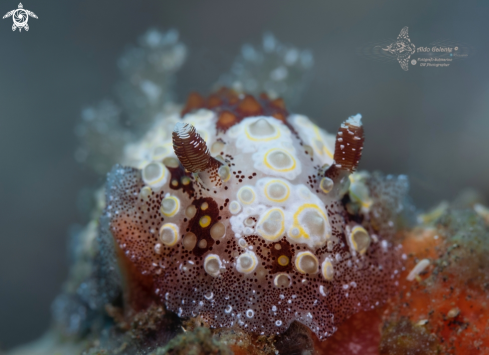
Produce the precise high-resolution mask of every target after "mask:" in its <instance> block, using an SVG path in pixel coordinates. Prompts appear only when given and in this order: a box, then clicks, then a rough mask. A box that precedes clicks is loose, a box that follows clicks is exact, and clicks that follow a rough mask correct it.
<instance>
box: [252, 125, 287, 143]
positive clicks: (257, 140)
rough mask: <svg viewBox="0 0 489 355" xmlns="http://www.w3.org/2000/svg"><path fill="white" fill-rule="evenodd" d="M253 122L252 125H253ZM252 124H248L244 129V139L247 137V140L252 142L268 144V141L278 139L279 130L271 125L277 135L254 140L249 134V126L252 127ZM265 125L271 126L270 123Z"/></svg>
mask: <svg viewBox="0 0 489 355" xmlns="http://www.w3.org/2000/svg"><path fill="white" fill-rule="evenodd" d="M255 122H257V121H255ZM255 122H253V123H255ZM253 123H250V124H249V125H247V126H246V127H245V134H246V137H247V138H248V139H249V140H250V141H254V142H269V141H273V140H274V139H277V138H280V130H279V129H278V128H277V127H276V126H274V125H272V126H273V128H275V130H276V131H277V133H276V134H275V135H274V136H272V137H264V138H255V137H253V136H252V135H251V133H250V132H249V127H250V125H252V124H253ZM267 123H269V124H271V123H270V122H267Z"/></svg>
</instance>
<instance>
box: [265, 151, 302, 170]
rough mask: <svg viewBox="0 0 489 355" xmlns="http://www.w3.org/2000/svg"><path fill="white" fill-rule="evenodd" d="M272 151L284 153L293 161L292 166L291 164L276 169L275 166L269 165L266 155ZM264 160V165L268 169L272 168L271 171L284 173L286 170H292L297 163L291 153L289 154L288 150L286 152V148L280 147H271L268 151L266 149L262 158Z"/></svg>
mask: <svg viewBox="0 0 489 355" xmlns="http://www.w3.org/2000/svg"><path fill="white" fill-rule="evenodd" d="M274 151H279V152H282V153H284V154H286V155H287V156H288V157H289V158H290V160H292V162H293V164H292V166H291V167H289V168H283V169H277V168H275V167H273V166H272V165H270V163H269V162H268V159H267V158H268V156H269V155H270V154H271V153H273V152H274ZM264 162H265V165H266V166H267V167H268V168H269V169H271V170H273V171H278V172H282V173H285V172H287V171H292V170H294V169H295V166H296V165H297V163H296V162H295V159H294V157H293V156H292V155H291V154H290V153H289V152H287V151H286V150H283V149H280V148H273V149H270V150H269V151H268V152H267V153H266V154H265V159H264Z"/></svg>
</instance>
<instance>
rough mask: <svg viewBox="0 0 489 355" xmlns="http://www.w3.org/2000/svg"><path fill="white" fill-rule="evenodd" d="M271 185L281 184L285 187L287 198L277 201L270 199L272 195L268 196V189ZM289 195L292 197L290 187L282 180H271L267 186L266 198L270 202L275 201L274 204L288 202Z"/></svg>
mask: <svg viewBox="0 0 489 355" xmlns="http://www.w3.org/2000/svg"><path fill="white" fill-rule="evenodd" d="M271 184H280V185H282V186H285V189H286V190H287V194H286V195H285V197H284V198H280V199H275V198H272V197H270V195H269V194H268V188H269V187H270V185H271ZM289 195H290V189H289V186H288V185H287V184H286V183H285V182H283V181H282V180H278V179H274V180H270V181H269V182H267V184H266V185H265V196H266V197H267V198H268V199H269V200H270V201H273V202H284V201H286V200H287V199H288V198H289Z"/></svg>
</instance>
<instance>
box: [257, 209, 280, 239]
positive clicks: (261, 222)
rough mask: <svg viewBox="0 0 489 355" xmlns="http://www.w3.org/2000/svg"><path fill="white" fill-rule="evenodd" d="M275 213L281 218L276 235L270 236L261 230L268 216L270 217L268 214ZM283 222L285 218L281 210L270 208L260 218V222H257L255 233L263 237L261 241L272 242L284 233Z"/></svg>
mask: <svg viewBox="0 0 489 355" xmlns="http://www.w3.org/2000/svg"><path fill="white" fill-rule="evenodd" d="M275 211H277V212H279V213H280V217H281V218H280V230H279V231H278V232H277V233H275V234H273V235H270V234H267V233H266V232H265V231H264V230H263V226H262V225H263V223H264V222H265V221H266V220H267V219H268V216H270V214H271V213H272V212H275ZM284 220H285V216H284V212H283V211H282V209H280V208H272V209H270V210H269V211H268V212H267V213H266V214H265V215H264V216H263V217H262V218H260V220H259V221H258V226H257V227H256V229H257V232H258V234H260V236H262V237H263V239H265V240H268V241H269V242H273V241H275V240H276V239H277V238H278V237H280V236H281V235H282V234H283V233H284V229H285V226H284Z"/></svg>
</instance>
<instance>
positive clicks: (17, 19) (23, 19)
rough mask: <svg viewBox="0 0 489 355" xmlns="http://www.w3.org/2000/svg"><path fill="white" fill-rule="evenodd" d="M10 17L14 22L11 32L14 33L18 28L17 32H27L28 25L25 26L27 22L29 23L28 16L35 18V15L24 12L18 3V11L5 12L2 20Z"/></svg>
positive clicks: (27, 11) (30, 12)
mask: <svg viewBox="0 0 489 355" xmlns="http://www.w3.org/2000/svg"><path fill="white" fill-rule="evenodd" d="M10 16H12V19H13V20H14V24H13V25H12V31H15V30H16V29H17V28H18V29H19V32H22V29H25V30H26V31H29V25H28V24H27V21H29V16H30V17H34V18H37V15H36V14H35V13H33V12H32V11H29V10H24V6H23V5H22V3H19V8H18V9H16V10H12V11H9V12H7V13H6V14H5V16H4V17H3V18H7V17H10Z"/></svg>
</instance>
